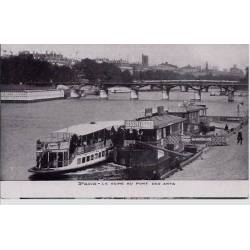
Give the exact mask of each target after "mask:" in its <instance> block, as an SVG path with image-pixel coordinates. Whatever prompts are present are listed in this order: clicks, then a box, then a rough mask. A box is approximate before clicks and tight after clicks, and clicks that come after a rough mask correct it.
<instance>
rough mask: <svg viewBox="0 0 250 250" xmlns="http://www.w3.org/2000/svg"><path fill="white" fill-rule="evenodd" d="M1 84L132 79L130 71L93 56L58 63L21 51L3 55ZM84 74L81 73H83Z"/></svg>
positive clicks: (1, 59) (0, 63)
mask: <svg viewBox="0 0 250 250" xmlns="http://www.w3.org/2000/svg"><path fill="white" fill-rule="evenodd" d="M0 72H1V74H0V82H1V84H19V83H20V82H21V83H23V84H30V85H36V84H39V85H41V84H45V85H51V84H53V83H60V82H61V83H66V82H71V83H72V82H76V83H77V82H79V81H80V80H81V79H80V78H85V79H88V80H89V81H90V83H96V82H98V81H105V82H109V81H112V82H119V83H121V82H131V81H132V80H133V79H132V76H131V74H130V72H129V71H123V72H122V71H121V70H120V69H119V68H118V67H117V66H115V65H113V64H111V63H101V64H99V63H96V62H95V61H94V60H91V59H84V60H82V61H80V62H78V63H76V64H75V65H73V66H72V67H70V66H58V65H55V64H51V63H49V62H47V61H41V60H35V59H34V58H33V56H32V55H18V56H11V57H8V58H0ZM80 76H81V77H80Z"/></svg>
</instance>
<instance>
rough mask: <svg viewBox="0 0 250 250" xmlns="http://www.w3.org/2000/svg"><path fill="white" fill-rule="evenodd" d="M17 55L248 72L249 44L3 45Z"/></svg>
mask: <svg viewBox="0 0 250 250" xmlns="http://www.w3.org/2000/svg"><path fill="white" fill-rule="evenodd" d="M4 50H7V51H8V52H9V51H12V52H13V53H14V54H17V53H18V52H20V51H23V50H29V51H31V52H33V51H35V52H40V53H45V52H46V51H48V52H51V51H53V52H56V53H61V54H63V55H64V56H66V57H71V58H81V59H83V58H90V59H94V58H102V57H106V58H109V59H126V60H128V61H129V62H141V55H142V54H144V55H148V56H149V65H156V64H160V63H163V62H166V61H167V62H168V63H170V64H175V65H177V66H179V67H182V66H186V65H188V64H190V65H194V66H202V67H205V63H206V62H208V65H209V66H210V67H212V66H217V67H218V68H219V69H223V68H230V67H232V66H233V65H234V64H236V65H237V66H238V67H239V68H241V69H243V70H244V69H245V67H247V66H248V62H249V59H248V56H249V52H248V45H237V44H225V45H224V44H211V45H209V44H159V45H157V44H152V45H151V44H93V45H92V44H91V45H90V44H81V45H80V44H3V45H2V51H4Z"/></svg>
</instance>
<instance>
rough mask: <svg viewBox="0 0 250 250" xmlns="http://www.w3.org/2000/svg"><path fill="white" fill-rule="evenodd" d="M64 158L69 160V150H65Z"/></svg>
mask: <svg viewBox="0 0 250 250" xmlns="http://www.w3.org/2000/svg"><path fill="white" fill-rule="evenodd" d="M64 160H65V161H66V160H68V152H64Z"/></svg>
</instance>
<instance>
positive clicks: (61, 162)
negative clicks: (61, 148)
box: [57, 152, 63, 168]
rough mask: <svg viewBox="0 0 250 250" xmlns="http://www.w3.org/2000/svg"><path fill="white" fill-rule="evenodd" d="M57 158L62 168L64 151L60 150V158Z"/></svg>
mask: <svg viewBox="0 0 250 250" xmlns="http://www.w3.org/2000/svg"><path fill="white" fill-rule="evenodd" d="M57 160H58V167H59V168H60V167H63V152H59V153H58V158H57Z"/></svg>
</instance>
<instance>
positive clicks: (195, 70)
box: [178, 65, 201, 75]
mask: <svg viewBox="0 0 250 250" xmlns="http://www.w3.org/2000/svg"><path fill="white" fill-rule="evenodd" d="M178 72H179V73H180V74H183V75H184V74H195V73H199V72H201V67H200V66H197V67H196V66H191V65H187V66H185V67H181V68H179V70H178Z"/></svg>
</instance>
